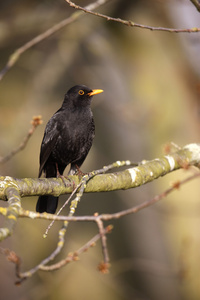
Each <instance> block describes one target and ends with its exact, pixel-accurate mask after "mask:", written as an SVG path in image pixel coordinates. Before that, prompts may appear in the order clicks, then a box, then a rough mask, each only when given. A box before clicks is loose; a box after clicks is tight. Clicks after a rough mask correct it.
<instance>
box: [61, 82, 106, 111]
mask: <svg viewBox="0 0 200 300" xmlns="http://www.w3.org/2000/svg"><path fill="white" fill-rule="evenodd" d="M102 92H103V90H100V89H95V90H92V89H90V88H88V87H87V86H85V85H75V86H73V87H72V88H71V89H69V91H68V92H67V93H66V94H65V101H64V102H65V103H66V104H67V103H68V104H70V103H71V104H72V105H73V106H78V107H81V106H88V105H90V103H91V99H92V96H94V95H97V94H100V93H102Z"/></svg>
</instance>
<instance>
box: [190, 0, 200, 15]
mask: <svg viewBox="0 0 200 300" xmlns="http://www.w3.org/2000/svg"><path fill="white" fill-rule="evenodd" d="M190 1H191V2H192V4H194V6H195V7H196V9H197V10H198V11H199V12H200V2H199V1H198V0H190Z"/></svg>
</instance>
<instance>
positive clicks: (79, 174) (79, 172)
mask: <svg viewBox="0 0 200 300" xmlns="http://www.w3.org/2000/svg"><path fill="white" fill-rule="evenodd" d="M76 169H77V175H78V177H79V179H81V177H83V176H84V175H86V174H88V173H83V172H82V171H81V169H80V168H79V166H78V165H76Z"/></svg>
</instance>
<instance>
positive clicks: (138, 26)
mask: <svg viewBox="0 0 200 300" xmlns="http://www.w3.org/2000/svg"><path fill="white" fill-rule="evenodd" d="M65 1H66V2H68V3H69V5H70V6H71V7H74V8H76V9H79V10H82V11H84V12H85V13H88V14H91V15H94V16H97V17H100V18H104V19H106V20H107V21H114V22H117V23H121V24H123V25H126V26H129V27H137V28H142V29H148V30H151V31H166V32H174V33H182V32H188V33H194V32H199V31H200V28H196V27H194V28H189V29H176V28H165V27H155V26H147V25H143V24H138V23H135V22H133V21H129V20H123V19H120V18H113V17H110V16H107V15H104V14H100V13H97V12H92V11H91V10H89V9H88V8H85V7H81V6H80V5H77V4H75V3H73V2H72V1H70V0H65ZM191 1H192V0H191ZM193 1H194V0H193ZM194 2H196V1H194Z"/></svg>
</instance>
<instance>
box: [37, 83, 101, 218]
mask: <svg viewBox="0 0 200 300" xmlns="http://www.w3.org/2000/svg"><path fill="white" fill-rule="evenodd" d="M102 92H103V90H100V89H98V90H91V89H90V88H88V87H87V86H85V85H76V86H74V87H72V88H71V89H70V90H69V91H68V92H67V93H66V94H65V97H64V101H63V104H62V106H61V108H60V109H59V110H58V111H57V112H56V113H55V114H54V115H53V116H52V117H51V119H50V120H49V121H48V123H47V125H46V128H45V132H44V137H43V140H42V144H41V149H40V169H39V177H40V176H41V175H42V172H44V173H45V176H46V178H50V177H58V176H62V175H63V172H64V170H65V168H66V167H67V165H69V164H71V166H70V171H69V173H68V175H74V174H75V173H76V172H77V171H78V170H79V168H80V167H81V165H82V163H83V162H84V160H85V158H86V156H87V154H88V152H89V150H90V148H91V146H92V142H93V139H94V135H95V125H94V119H93V114H92V111H91V108H90V104H91V100H92V96H93V95H96V94H99V93H102ZM57 205H58V197H55V196H51V195H42V196H40V197H39V198H38V202H37V205H36V211H37V212H40V213H42V212H47V213H51V214H53V213H55V211H56V209H57Z"/></svg>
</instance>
